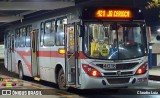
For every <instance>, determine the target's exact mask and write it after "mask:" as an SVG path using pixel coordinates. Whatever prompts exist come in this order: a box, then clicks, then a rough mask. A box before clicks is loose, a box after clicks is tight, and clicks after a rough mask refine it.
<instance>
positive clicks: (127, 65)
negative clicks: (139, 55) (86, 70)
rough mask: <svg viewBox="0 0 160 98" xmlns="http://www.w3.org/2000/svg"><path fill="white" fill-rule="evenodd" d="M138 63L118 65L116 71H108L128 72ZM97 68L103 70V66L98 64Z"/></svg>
mask: <svg viewBox="0 0 160 98" xmlns="http://www.w3.org/2000/svg"><path fill="white" fill-rule="evenodd" d="M137 64H138V63H126V64H116V69H106V70H126V69H132V68H134V67H135V66H136V65H137ZM96 65H97V66H99V67H101V68H103V64H96Z"/></svg>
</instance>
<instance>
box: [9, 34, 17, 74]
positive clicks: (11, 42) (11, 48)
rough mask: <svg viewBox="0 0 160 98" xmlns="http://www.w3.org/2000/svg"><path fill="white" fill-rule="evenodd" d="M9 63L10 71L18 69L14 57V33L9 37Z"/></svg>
mask: <svg viewBox="0 0 160 98" xmlns="http://www.w3.org/2000/svg"><path fill="white" fill-rule="evenodd" d="M7 48H8V49H7V64H8V71H13V72H15V71H16V66H15V60H14V59H15V58H14V35H12V34H9V35H8V37H7Z"/></svg>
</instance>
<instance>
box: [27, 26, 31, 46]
mask: <svg viewBox="0 0 160 98" xmlns="http://www.w3.org/2000/svg"><path fill="white" fill-rule="evenodd" d="M31 31H32V26H27V31H26V33H27V34H26V47H30V32H31Z"/></svg>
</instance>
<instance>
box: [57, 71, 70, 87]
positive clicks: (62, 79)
mask: <svg viewBox="0 0 160 98" xmlns="http://www.w3.org/2000/svg"><path fill="white" fill-rule="evenodd" d="M65 79H66V78H65V74H64V71H63V69H62V68H61V69H60V71H59V73H58V87H59V89H62V90H68V87H66V80H65Z"/></svg>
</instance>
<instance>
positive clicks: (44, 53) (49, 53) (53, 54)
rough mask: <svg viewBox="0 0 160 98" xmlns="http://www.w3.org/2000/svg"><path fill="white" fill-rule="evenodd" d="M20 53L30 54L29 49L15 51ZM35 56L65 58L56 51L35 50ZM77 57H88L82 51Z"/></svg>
mask: <svg viewBox="0 0 160 98" xmlns="http://www.w3.org/2000/svg"><path fill="white" fill-rule="evenodd" d="M17 52H19V53H21V54H22V55H23V56H31V53H30V51H28V52H25V51H17ZM37 57H57V58H65V54H60V53H58V51H37ZM79 59H88V58H87V57H86V56H85V55H84V54H83V52H82V51H80V52H79Z"/></svg>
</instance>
